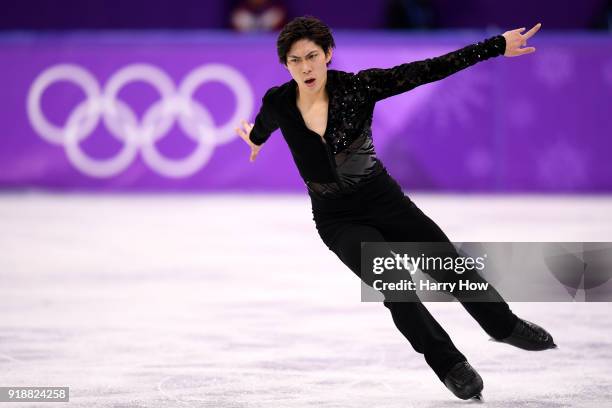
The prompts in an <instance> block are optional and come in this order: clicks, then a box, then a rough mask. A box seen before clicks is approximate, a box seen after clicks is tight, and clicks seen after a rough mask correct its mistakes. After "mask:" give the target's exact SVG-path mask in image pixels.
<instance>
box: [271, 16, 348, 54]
mask: <svg viewBox="0 0 612 408" xmlns="http://www.w3.org/2000/svg"><path fill="white" fill-rule="evenodd" d="M302 39H308V40H310V41H312V42H314V43H315V44H317V45H318V46H319V47H321V48H322V49H323V51H324V52H325V55H327V53H328V52H329V50H331V49H332V48H334V47H335V46H336V43H335V42H334V37H333V36H332V33H331V30H330V29H329V27H328V26H327V24H325V23H324V22H322V21H321V20H319V19H318V18H316V17H313V16H303V17H297V18H294V19H293V20H291V21H290V22H289V23H287V24H286V25H285V27H283V29H282V30H281V32H280V34H279V35H278V39H277V40H276V52H277V53H278V60H279V62H280V63H281V64H283V65H287V53H288V52H289V50H290V49H291V46H292V45H293V43H295V42H296V41H299V40H302ZM329 64H331V60H330V61H329V62H328V63H327V65H329Z"/></svg>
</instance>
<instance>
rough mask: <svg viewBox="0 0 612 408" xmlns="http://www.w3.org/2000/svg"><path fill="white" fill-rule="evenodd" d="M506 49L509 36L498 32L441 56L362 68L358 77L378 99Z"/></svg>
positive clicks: (411, 87)
mask: <svg viewBox="0 0 612 408" xmlns="http://www.w3.org/2000/svg"><path fill="white" fill-rule="evenodd" d="M505 50H506V39H505V38H504V36H503V35H497V36H495V37H491V38H488V39H486V40H484V41H481V42H478V43H476V44H471V45H468V46H467V47H464V48H461V49H459V50H457V51H453V52H449V53H448V54H444V55H442V56H439V57H435V58H428V59H425V60H422V61H414V62H408V63H404V64H401V65H397V66H395V67H392V68H370V69H366V70H363V71H359V72H358V73H357V74H356V75H355V79H356V80H357V83H358V84H359V87H360V89H361V90H362V91H363V92H364V93H365V95H366V97H367V98H368V99H370V100H372V101H378V100H381V99H385V98H388V97H390V96H393V95H397V94H399V93H402V92H406V91H409V90H410V89H413V88H416V87H417V86H419V85H423V84H427V83H429V82H434V81H438V80H440V79H442V78H446V77H447V76H449V75H451V74H454V73H455V72H458V71H460V70H462V69H464V68H467V67H469V66H471V65H474V64H476V63H477V62H480V61H484V60H487V59H489V58H491V57H497V56H500V55H503V54H504V52H505Z"/></svg>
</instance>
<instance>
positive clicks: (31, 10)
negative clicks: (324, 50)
mask: <svg viewBox="0 0 612 408" xmlns="http://www.w3.org/2000/svg"><path fill="white" fill-rule="evenodd" d="M388 3H389V1H384V0H383V1H370V0H362V1H356V0H335V1H328V0H309V1H307V2H305V1H301V0H287V1H285V4H286V5H287V8H288V10H289V14H290V17H295V16H300V15H304V14H312V15H315V16H318V17H319V18H321V19H323V20H324V21H326V22H327V23H328V24H330V26H331V27H333V28H336V29H340V28H357V29H378V28H384V27H385V26H386V9H387V7H388ZM430 3H431V6H432V8H433V10H434V15H435V21H436V26H437V27H441V28H455V27H479V28H483V27H488V26H491V25H495V26H498V27H503V28H513V27H515V26H516V27H520V26H523V25H529V24H535V23H537V22H538V21H540V22H542V23H543V25H544V27H545V28H548V29H551V28H560V29H565V28H588V27H591V25H592V24H593V22H594V21H595V20H596V18H597V15H598V14H600V15H601V14H602V13H603V12H604V9H605V7H606V0H583V1H575V0H538V1H531V0H514V1H512V2H499V1H492V0H462V1H456V0H430ZM232 4H233V2H228V1H218V0H87V1H84V0H54V1H51V0H20V1H9V2H8V3H4V4H3V5H2V11H1V12H0V29H58V28H59V29H71V28H72V29H75V28H79V29H81V28H88V29H97V28H144V29H146V28H225V27H228V26H229V25H228V23H227V21H228V18H227V15H228V10H229V9H231V7H232Z"/></svg>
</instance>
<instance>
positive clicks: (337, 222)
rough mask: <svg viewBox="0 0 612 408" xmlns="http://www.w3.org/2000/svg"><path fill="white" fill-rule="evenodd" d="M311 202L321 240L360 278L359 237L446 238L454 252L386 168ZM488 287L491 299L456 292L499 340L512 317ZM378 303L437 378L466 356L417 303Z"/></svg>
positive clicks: (373, 239)
mask: <svg viewBox="0 0 612 408" xmlns="http://www.w3.org/2000/svg"><path fill="white" fill-rule="evenodd" d="M311 202H312V210H313V219H314V221H315V224H316V228H317V230H318V232H319V235H320V236H321V238H322V240H323V242H324V243H325V244H326V245H327V247H328V248H329V249H330V250H331V251H333V252H334V253H335V254H336V255H337V256H338V258H340V260H342V262H343V263H344V264H345V265H346V266H348V267H349V268H350V269H351V270H352V271H353V272H354V273H355V274H356V275H357V276H359V277H360V278H361V242H394V241H395V242H447V243H449V245H448V247H449V252H453V253H454V255H455V256H458V254H457V253H456V251H455V249H454V247H453V246H452V245H451V244H450V241H449V239H448V237H447V236H446V234H444V232H443V231H442V230H441V229H440V228H439V227H438V225H436V223H435V222H434V221H432V220H431V219H430V218H429V217H428V216H427V215H425V214H424V213H423V212H422V211H421V210H420V209H419V208H418V207H417V206H416V205H415V204H414V203H413V202H412V201H411V200H410V198H408V197H407V196H406V195H404V193H403V192H402V190H401V187H400V186H399V184H398V183H397V182H396V181H395V180H394V179H393V178H391V176H390V175H389V174H388V173H387V172H386V170H385V171H384V172H383V173H381V174H379V175H378V176H376V177H375V178H374V179H373V180H372V181H370V182H368V183H367V184H365V185H364V186H363V187H361V189H360V190H358V191H357V192H355V193H353V194H351V195H350V196H347V197H342V198H338V199H325V200H322V199H319V198H316V197H314V196H313V195H311ZM451 275H454V276H455V277H456V276H457V274H454V273H452V274H451ZM432 276H433V275H432ZM433 277H434V278H435V279H436V280H437V281H441V280H444V281H449V280H452V279H453V278H452V276H448V275H445V276H444V277H442V276H433ZM470 280H473V279H470ZM479 280H480V281H484V279H483V278H479ZM366 283H367V284H368V285H370V286H371V282H366ZM489 288H490V289H489V290H488V291H487V292H488V293H487V295H488V296H489V298H490V299H492V300H493V301H487V302H470V301H469V300H466V299H465V298H461V296H459V295H456V296H457V299H458V300H459V301H460V302H461V304H462V305H463V307H464V308H465V309H466V310H467V312H468V313H469V314H470V315H471V316H472V317H473V318H474V319H475V320H476V321H477V322H478V324H479V325H480V326H481V327H482V328H483V329H484V331H485V332H486V333H487V334H489V335H490V336H491V337H493V338H495V339H502V338H505V337H507V336H508V335H510V333H511V331H512V329H513V327H514V325H515V324H516V321H517V317H516V315H515V314H514V313H512V311H511V310H510V308H509V307H508V304H507V303H506V302H505V301H504V300H503V299H502V297H501V296H500V295H499V294H498V293H497V291H495V289H494V288H493V287H492V286H490V285H489ZM384 305H385V306H386V307H387V308H388V309H389V310H390V311H391V316H392V318H393V322H394V323H395V325H396V326H397V328H398V329H399V331H400V332H401V333H402V334H403V335H404V336H405V337H406V338H407V339H408V341H409V342H410V344H411V345H412V347H413V348H414V349H415V350H416V351H417V352H419V353H422V354H423V355H424V357H425V360H426V361H427V363H428V364H429V366H430V367H431V368H432V369H433V371H434V372H435V373H436V375H437V376H438V378H439V379H440V380H441V381H442V380H443V379H444V377H445V376H446V374H447V373H448V371H449V370H450V368H451V367H452V366H453V365H454V364H456V363H457V362H460V361H464V360H466V357H465V356H464V355H463V354H462V353H461V352H460V351H459V350H457V348H456V347H455V345H454V344H453V342H452V340H451V339H450V337H449V336H448V334H447V333H446V331H445V330H444V329H443V328H442V327H441V326H440V324H439V323H438V322H437V321H436V320H435V319H434V317H433V316H432V315H431V314H430V313H429V311H428V310H427V308H426V307H425V305H423V303H421V302H419V301H413V302H391V301H385V302H384Z"/></svg>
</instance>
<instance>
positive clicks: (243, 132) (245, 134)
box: [234, 119, 262, 162]
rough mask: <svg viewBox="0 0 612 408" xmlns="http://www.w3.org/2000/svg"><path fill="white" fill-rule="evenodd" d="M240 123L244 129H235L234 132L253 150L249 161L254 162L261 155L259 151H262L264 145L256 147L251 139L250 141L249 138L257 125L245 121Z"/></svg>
mask: <svg viewBox="0 0 612 408" xmlns="http://www.w3.org/2000/svg"><path fill="white" fill-rule="evenodd" d="M240 123H242V127H243V128H242V129H241V128H234V130H235V131H236V132H237V133H238V134H239V135H240V137H241V138H242V140H244V141H245V142H246V143H247V144H248V145H249V147H250V148H251V157H249V161H250V162H253V161H255V158H256V157H257V155H258V154H259V150H260V149H261V146H262V145H256V144H255V143H253V142H251V139H249V136H250V135H251V130H253V126H255V125H254V124H253V123H249V122H247V121H246V120H244V119H243V120H242V121H240Z"/></svg>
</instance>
